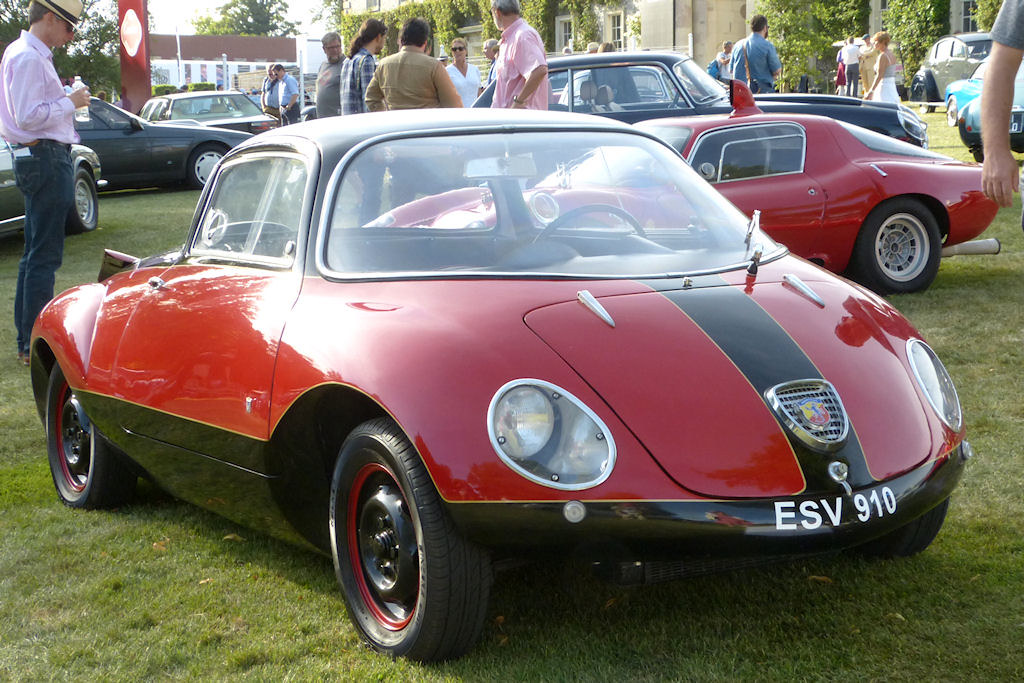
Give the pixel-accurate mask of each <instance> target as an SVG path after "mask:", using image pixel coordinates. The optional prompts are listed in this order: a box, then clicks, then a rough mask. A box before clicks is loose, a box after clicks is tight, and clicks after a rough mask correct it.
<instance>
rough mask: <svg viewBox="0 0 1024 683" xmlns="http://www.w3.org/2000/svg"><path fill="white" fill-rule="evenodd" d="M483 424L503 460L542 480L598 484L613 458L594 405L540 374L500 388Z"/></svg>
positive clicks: (572, 485)
mask: <svg viewBox="0 0 1024 683" xmlns="http://www.w3.org/2000/svg"><path fill="white" fill-rule="evenodd" d="M487 427H488V432H489V434H490V437H491V444H492V445H493V446H494V450H495V452H496V453H497V454H498V456H499V457H500V458H501V459H502V461H503V462H504V463H505V464H506V465H508V466H509V467H511V468H512V469H513V470H514V471H516V472H517V473H519V474H521V475H522V476H524V477H526V478H527V479H530V480H532V481H535V482H537V483H538V484H543V485H544V486H551V487H554V488H559V489H567V490H578V489H584V488H589V487H591V486H596V485H598V484H600V483H601V482H602V481H604V480H605V479H607V478H608V475H610V474H611V471H612V466H613V465H614V463H615V443H614V441H613V440H612V438H611V435H610V434H609V433H608V428H607V427H606V426H605V425H604V423H603V422H601V420H600V418H598V417H597V415H596V414H595V413H594V411H592V410H590V408H588V407H587V406H586V405H584V404H583V402H582V401H580V400H579V399H578V398H576V397H575V396H573V395H572V394H570V393H569V392H567V391H565V390H564V389H562V388H560V387H557V386H555V385H554V384H551V383H550V382H545V381H543V380H537V379H519V380H515V381H513V382H509V383H508V384H506V385H505V386H503V387H502V388H501V389H499V390H498V392H497V393H496V394H495V395H494V398H493V399H491V405H490V408H489V410H488V412H487Z"/></svg>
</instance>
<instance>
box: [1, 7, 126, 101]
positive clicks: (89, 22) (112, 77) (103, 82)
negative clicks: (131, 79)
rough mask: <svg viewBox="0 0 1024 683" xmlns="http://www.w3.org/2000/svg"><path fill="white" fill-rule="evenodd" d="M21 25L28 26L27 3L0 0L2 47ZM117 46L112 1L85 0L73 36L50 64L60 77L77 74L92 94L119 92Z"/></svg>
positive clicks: (57, 50)
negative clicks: (103, 91) (104, 91)
mask: <svg viewBox="0 0 1024 683" xmlns="http://www.w3.org/2000/svg"><path fill="white" fill-rule="evenodd" d="M25 28H28V3H27V2H23V1H21V0H0V42H2V43H3V44H4V46H6V45H7V44H9V43H11V42H13V41H14V40H16V39H17V38H18V36H19V35H20V34H21V30H22V29H25ZM119 45H120V35H119V32H118V28H117V3H116V0H85V10H84V11H83V14H82V19H81V21H79V22H78V27H77V29H76V31H75V39H74V40H72V41H71V42H70V43H68V44H67V45H66V46H64V47H61V48H57V49H56V50H54V51H53V65H54V68H56V70H57V74H58V75H59V76H60V77H61V78H71V77H73V76H76V75H78V76H81V77H82V79H83V80H84V81H85V82H86V83H88V84H89V89H90V90H92V91H93V92H94V93H95V92H99V91H100V90H106V91H107V92H110V93H119V92H120V83H121V59H120V55H119V53H118V49H119ZM115 99H116V98H115Z"/></svg>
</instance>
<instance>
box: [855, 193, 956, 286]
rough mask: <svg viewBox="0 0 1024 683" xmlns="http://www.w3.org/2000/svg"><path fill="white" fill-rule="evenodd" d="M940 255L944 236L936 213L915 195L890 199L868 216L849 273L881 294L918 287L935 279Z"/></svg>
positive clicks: (858, 238)
mask: <svg viewBox="0 0 1024 683" xmlns="http://www.w3.org/2000/svg"><path fill="white" fill-rule="evenodd" d="M941 257H942V238H941V237H940V235H939V226H938V223H937V222H936V221H935V216H933V215H932V212H931V211H929V210H928V208H927V207H926V206H925V205H924V204H922V203H921V202H919V201H918V200H916V199H910V198H897V199H890V200H888V201H885V202H882V203H881V204H879V205H878V206H876V207H875V208H874V210H872V211H871V213H870V214H868V217H867V218H866V219H865V220H864V225H863V226H861V229H860V234H858V235H857V241H856V242H855V243H854V246H853V254H852V255H851V258H850V268H849V272H850V275H851V277H853V279H854V280H857V281H858V282H860V283H861V284H863V285H864V286H865V287H867V288H869V289H872V290H874V291H876V292H878V293H880V294H888V293H901V294H902V293H908V292H919V291H921V290H924V289H927V288H928V286H929V285H930V284H931V283H932V281H933V280H934V279H935V274H936V273H938V272H939V259H940V258H941Z"/></svg>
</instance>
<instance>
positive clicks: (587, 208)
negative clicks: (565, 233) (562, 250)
mask: <svg viewBox="0 0 1024 683" xmlns="http://www.w3.org/2000/svg"><path fill="white" fill-rule="evenodd" d="M597 212H601V213H610V214H612V215H613V216H618V217H619V218H621V219H622V220H624V221H625V222H626V223H628V224H629V227H631V228H633V232H635V233H636V234H638V235H640V236H641V237H647V234H646V233H645V232H644V229H643V227H642V226H641V225H640V221H638V220H637V219H636V218H635V217H634V216H633V214H631V213H629V212H628V211H625V210H623V209H620V208H619V207H617V206H612V205H611V204H584V205H583V206H577V207H576V208H575V209H572V210H570V211H566V212H565V213H563V214H562V215H561V216H559V217H558V218H556V219H555V220H553V221H551V222H550V223H548V224H547V226H546V227H545V228H544V230H542V231H541V233H540V234H539V235H537V239H540V238H542V237H550V236H551V235H554V234H555V233H556V232H558V230H559V228H561V227H563V226H564V225H565V224H566V223H568V222H569V221H570V220H572V219H573V218H577V217H579V216H584V215H586V214H588V213H597Z"/></svg>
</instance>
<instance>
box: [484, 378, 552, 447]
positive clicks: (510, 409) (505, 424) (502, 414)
mask: <svg viewBox="0 0 1024 683" xmlns="http://www.w3.org/2000/svg"><path fill="white" fill-rule="evenodd" d="M492 425H493V427H494V434H495V436H496V440H497V442H498V447H499V448H500V449H501V450H502V451H503V452H504V453H505V454H506V455H508V456H509V457H510V458H514V459H516V460H522V459H523V458H529V457H531V456H533V455H536V454H537V453H538V452H539V451H540V450H541V449H542V448H544V446H545V445H547V443H548V441H549V440H550V439H551V433H552V432H553V431H554V429H555V411H554V408H553V407H552V406H551V401H549V400H548V397H547V396H546V395H545V393H544V392H543V391H541V390H540V389H538V388H537V387H531V386H517V387H513V388H512V389H509V390H508V391H506V392H505V393H504V394H503V395H502V396H501V398H500V399H499V400H498V405H497V409H496V410H495V416H494V420H493V421H492Z"/></svg>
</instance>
